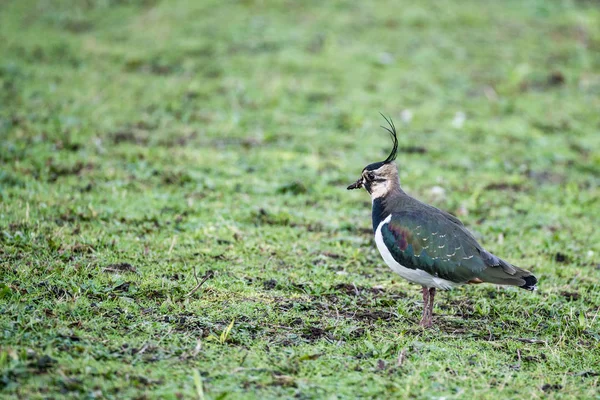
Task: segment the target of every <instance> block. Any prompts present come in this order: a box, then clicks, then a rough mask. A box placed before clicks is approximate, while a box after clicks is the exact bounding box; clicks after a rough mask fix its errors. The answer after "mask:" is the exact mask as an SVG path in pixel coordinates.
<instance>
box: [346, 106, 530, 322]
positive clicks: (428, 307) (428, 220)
mask: <svg viewBox="0 0 600 400" xmlns="http://www.w3.org/2000/svg"><path fill="white" fill-rule="evenodd" d="M381 115H382V117H383V118H384V119H385V120H386V122H387V125H388V126H382V128H384V129H385V130H386V131H387V132H388V133H389V134H390V136H391V138H392V141H393V145H392V150H391V152H390V154H389V155H388V157H387V158H386V159H385V160H384V161H380V162H375V163H372V164H369V165H367V166H366V167H365V168H364V169H363V170H362V173H361V176H360V178H359V179H358V180H357V181H356V182H354V183H353V184H351V185H350V186H348V188H347V189H348V190H353V189H361V188H364V189H365V190H366V191H367V192H368V193H369V195H370V196H371V200H372V210H371V218H372V224H373V233H374V235H375V243H376V246H377V249H378V250H379V253H380V254H381V257H382V258H383V260H384V261H385V263H386V264H387V265H388V266H389V267H390V268H391V269H392V271H394V272H395V273H397V274H398V275H400V276H401V277H402V278H404V279H406V280H408V281H409V282H412V283H416V284H419V285H421V286H422V294H423V313H422V317H421V321H420V325H421V326H423V327H425V328H430V327H431V326H432V324H433V304H434V298H435V294H436V290H437V289H440V290H448V289H452V288H455V287H457V286H461V285H465V284H478V283H491V284H496V285H509V286H517V287H519V288H522V289H526V290H531V291H533V290H536V284H537V282H538V280H537V278H536V277H535V276H534V275H533V274H532V273H531V272H529V271H527V270H525V269H522V268H519V267H517V266H515V265H512V264H511V263H509V262H507V261H505V260H503V259H501V258H500V257H498V256H496V255H494V254H492V253H490V252H489V251H487V250H485V249H484V248H483V246H481V244H479V243H478V241H477V240H476V239H475V237H474V236H473V234H472V233H471V232H470V231H469V230H467V228H466V227H465V226H464V225H463V223H462V222H461V221H460V220H459V219H458V218H457V217H455V216H454V215H452V214H450V213H448V212H446V211H443V210H441V209H438V208H436V207H434V206H431V205H429V204H426V203H423V202H421V201H419V200H418V199H416V198H414V197H412V196H410V195H408V194H407V193H406V192H405V191H404V190H403V189H402V187H401V186H400V179H399V174H398V166H397V164H396V162H395V160H396V155H397V153H398V135H397V132H396V127H395V126H394V122H393V121H392V119H391V118H388V117H386V116H385V115H383V114H381Z"/></svg>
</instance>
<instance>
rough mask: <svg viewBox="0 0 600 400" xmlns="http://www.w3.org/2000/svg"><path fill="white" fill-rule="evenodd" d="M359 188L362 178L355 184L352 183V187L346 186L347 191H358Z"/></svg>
mask: <svg viewBox="0 0 600 400" xmlns="http://www.w3.org/2000/svg"><path fill="white" fill-rule="evenodd" d="M361 187H363V180H362V178H360V179H359V180H357V181H356V182H354V183H353V184H352V185H350V186H348V190H352V189H360V188H361Z"/></svg>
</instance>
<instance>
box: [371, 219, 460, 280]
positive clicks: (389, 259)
mask: <svg viewBox="0 0 600 400" xmlns="http://www.w3.org/2000/svg"><path fill="white" fill-rule="evenodd" d="M391 219H392V215H391V214H390V215H388V217H387V218H386V219H384V220H383V221H381V223H380V224H379V226H378V227H377V230H376V231H375V243H376V244H377V250H379V253H380V254H381V257H383V261H385V263H386V264H387V265H388V266H389V267H390V268H391V269H392V271H394V272H395V273H397V274H398V275H400V276H401V277H403V278H404V279H406V280H407V281H409V282H413V283H418V284H419V285H421V286H425V287H428V288H437V289H452V288H453V287H454V286H459V285H460V284H459V283H454V282H451V281H448V280H446V279H442V278H437V277H435V276H433V275H431V274H429V273H428V272H425V271H422V270H420V269H410V268H406V267H404V266H403V265H401V264H400V263H398V262H397V261H396V260H394V257H393V256H392V253H390V251H389V250H388V248H387V247H386V246H385V243H383V236H382V235H381V227H382V226H383V225H384V224H387V223H388V222H390V220H391Z"/></svg>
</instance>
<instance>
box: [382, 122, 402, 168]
mask: <svg viewBox="0 0 600 400" xmlns="http://www.w3.org/2000/svg"><path fill="white" fill-rule="evenodd" d="M379 114H381V116H382V117H383V119H385V122H387V123H388V125H389V128H388V127H387V126H383V125H381V127H382V128H383V129H385V130H386V131H388V132H389V134H390V136H391V137H392V140H393V142H394V145H393V147H392V151H391V152H390V155H389V156H387V158H386V159H385V160H384V161H383V163H384V164H389V163H391V162H392V161H394V160H395V159H396V155H397V153H398V136H397V135H396V127H395V126H394V121H392V118H389V117H386V116H385V115H383V114H382V113H379Z"/></svg>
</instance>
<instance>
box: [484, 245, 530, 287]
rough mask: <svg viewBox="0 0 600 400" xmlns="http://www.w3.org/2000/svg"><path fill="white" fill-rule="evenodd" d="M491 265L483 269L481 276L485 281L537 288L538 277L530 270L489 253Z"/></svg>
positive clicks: (489, 263) (488, 259)
mask: <svg viewBox="0 0 600 400" xmlns="http://www.w3.org/2000/svg"><path fill="white" fill-rule="evenodd" d="M486 256H488V258H487V259H486V261H488V265H489V267H488V268H486V269H485V270H483V271H481V274H480V275H479V278H480V279H481V280H482V281H483V282H488V283H495V284H496V285H510V286H518V287H520V288H522V289H526V290H536V289H537V288H536V284H537V282H538V280H537V278H536V277H535V276H534V275H533V274H532V273H531V272H529V271H527V270H525V269H522V268H519V267H515V266H514V265H512V264H509V263H507V262H506V261H504V260H502V259H501V258H499V257H496V256H494V255H493V254H491V253H487V254H486Z"/></svg>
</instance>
